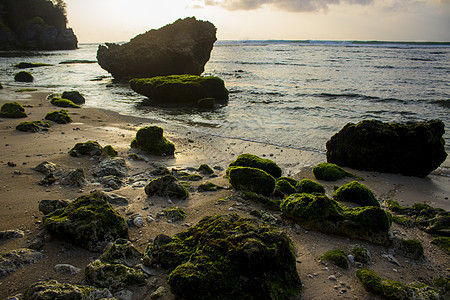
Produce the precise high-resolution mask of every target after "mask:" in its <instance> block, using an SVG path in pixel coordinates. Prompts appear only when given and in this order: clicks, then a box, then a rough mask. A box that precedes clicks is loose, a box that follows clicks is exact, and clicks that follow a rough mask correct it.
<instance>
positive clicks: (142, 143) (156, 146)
mask: <svg viewBox="0 0 450 300" xmlns="http://www.w3.org/2000/svg"><path fill="white" fill-rule="evenodd" d="M163 132H164V130H163V129H162V128H161V127H158V126H147V127H143V128H141V129H139V130H138V132H137V133H136V137H135V138H134V139H133V140H132V141H131V147H132V148H140V149H142V150H145V151H146V152H148V153H150V154H154V155H173V154H174V153H175V145H174V144H173V143H171V142H170V141H168V140H167V139H166V138H165V137H164V136H163Z"/></svg>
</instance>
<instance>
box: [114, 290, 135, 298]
mask: <svg viewBox="0 0 450 300" xmlns="http://www.w3.org/2000/svg"><path fill="white" fill-rule="evenodd" d="M114 297H115V298H117V299H119V300H133V292H132V291H130V290H121V291H119V292H117V293H115V294H114Z"/></svg>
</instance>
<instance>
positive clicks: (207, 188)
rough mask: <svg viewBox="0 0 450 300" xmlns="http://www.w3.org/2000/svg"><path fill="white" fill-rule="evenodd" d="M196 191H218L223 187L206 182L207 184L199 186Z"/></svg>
mask: <svg viewBox="0 0 450 300" xmlns="http://www.w3.org/2000/svg"><path fill="white" fill-rule="evenodd" d="M197 189H198V191H199V192H213V191H218V190H220V189H223V187H221V186H219V185H217V184H214V183H212V182H209V181H207V182H203V183H201V184H199V186H198V188H197Z"/></svg>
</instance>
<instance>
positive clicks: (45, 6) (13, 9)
mask: <svg viewBox="0 0 450 300" xmlns="http://www.w3.org/2000/svg"><path fill="white" fill-rule="evenodd" d="M66 24H67V17H66V12H65V3H64V1H62V0H57V1H48V0H34V1H28V0H2V1H0V50H17V49H26V50H72V49H76V48H77V45H78V40H77V37H76V36H75V34H74V33H73V31H72V29H71V28H67V27H66Z"/></svg>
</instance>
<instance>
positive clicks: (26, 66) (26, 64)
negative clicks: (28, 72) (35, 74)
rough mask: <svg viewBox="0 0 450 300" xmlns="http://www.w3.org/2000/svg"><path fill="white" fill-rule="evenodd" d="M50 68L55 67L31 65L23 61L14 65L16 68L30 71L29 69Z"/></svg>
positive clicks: (39, 64) (40, 64) (42, 64)
mask: <svg viewBox="0 0 450 300" xmlns="http://www.w3.org/2000/svg"><path fill="white" fill-rule="evenodd" d="M49 66H53V65H50V64H44V63H29V62H23V61H22V62H20V63H18V64H16V65H14V67H15V68H18V69H29V68H38V67H49Z"/></svg>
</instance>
